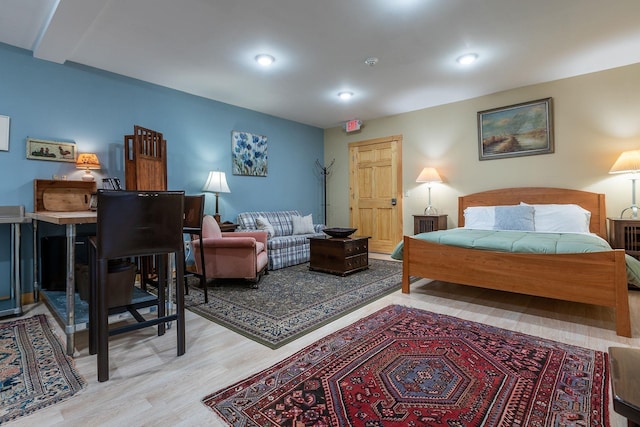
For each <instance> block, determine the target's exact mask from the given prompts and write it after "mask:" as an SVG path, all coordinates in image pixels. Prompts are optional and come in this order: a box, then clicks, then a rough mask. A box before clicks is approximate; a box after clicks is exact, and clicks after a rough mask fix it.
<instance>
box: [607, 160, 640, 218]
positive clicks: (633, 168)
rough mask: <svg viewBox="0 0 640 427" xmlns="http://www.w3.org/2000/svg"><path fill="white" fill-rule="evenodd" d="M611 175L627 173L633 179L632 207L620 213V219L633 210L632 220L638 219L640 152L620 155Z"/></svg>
mask: <svg viewBox="0 0 640 427" xmlns="http://www.w3.org/2000/svg"><path fill="white" fill-rule="evenodd" d="M609 173H627V174H629V175H630V179H631V206H629V207H628V208H625V209H623V210H622V212H620V218H622V216H623V215H624V213H625V212H626V211H628V210H631V218H633V219H637V218H638V206H637V205H636V180H637V179H638V174H639V173H640V150H633V151H625V152H623V153H622V154H620V157H618V160H616V162H615V163H614V164H613V166H612V167H611V170H610V171H609Z"/></svg>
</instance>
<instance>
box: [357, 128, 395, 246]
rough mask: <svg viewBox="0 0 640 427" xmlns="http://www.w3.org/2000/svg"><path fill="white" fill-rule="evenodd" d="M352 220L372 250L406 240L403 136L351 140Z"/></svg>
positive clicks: (358, 232)
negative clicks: (403, 194)
mask: <svg viewBox="0 0 640 427" xmlns="http://www.w3.org/2000/svg"><path fill="white" fill-rule="evenodd" d="M349 221H350V223H351V226H352V227H355V228H357V229H358V231H357V233H356V234H358V235H360V236H371V239H370V240H369V250H370V251H371V252H380V253H391V251H392V250H393V248H394V247H395V246H396V244H397V243H398V242H399V241H400V240H402V136H400V135H396V136H390V137H385V138H378V139H372V140H368V141H361V142H354V143H352V144H349Z"/></svg>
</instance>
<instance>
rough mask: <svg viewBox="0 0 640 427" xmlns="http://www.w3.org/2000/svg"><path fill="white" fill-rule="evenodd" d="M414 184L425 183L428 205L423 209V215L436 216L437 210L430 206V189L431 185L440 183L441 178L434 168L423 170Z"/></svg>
mask: <svg viewBox="0 0 640 427" xmlns="http://www.w3.org/2000/svg"><path fill="white" fill-rule="evenodd" d="M416 182H426V183H427V188H428V189H429V205H428V206H427V207H426V208H425V209H424V214H425V215H438V210H437V209H436V208H434V207H433V206H432V205H431V187H432V185H433V184H435V183H438V182H442V178H440V175H439V174H438V171H437V170H436V168H424V169H422V172H420V175H418V178H417V179H416Z"/></svg>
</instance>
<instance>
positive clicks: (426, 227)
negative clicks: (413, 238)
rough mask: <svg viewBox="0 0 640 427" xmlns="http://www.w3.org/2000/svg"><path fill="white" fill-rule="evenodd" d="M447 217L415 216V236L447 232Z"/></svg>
mask: <svg viewBox="0 0 640 427" xmlns="http://www.w3.org/2000/svg"><path fill="white" fill-rule="evenodd" d="M446 229H447V215H414V216H413V234H418V233H429V232H431V231H438V230H446Z"/></svg>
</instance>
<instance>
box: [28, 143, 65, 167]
mask: <svg viewBox="0 0 640 427" xmlns="http://www.w3.org/2000/svg"><path fill="white" fill-rule="evenodd" d="M76 155H77V153H76V144H74V143H72V142H57V141H45V140H43V139H34V138H27V159H31V160H50V161H54V162H75V161H76Z"/></svg>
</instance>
